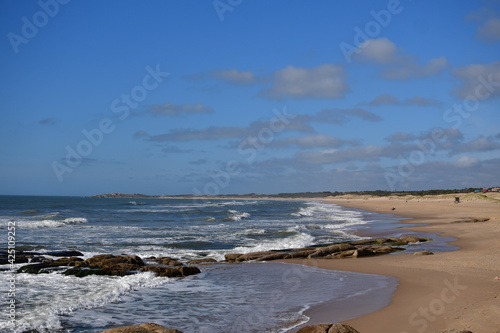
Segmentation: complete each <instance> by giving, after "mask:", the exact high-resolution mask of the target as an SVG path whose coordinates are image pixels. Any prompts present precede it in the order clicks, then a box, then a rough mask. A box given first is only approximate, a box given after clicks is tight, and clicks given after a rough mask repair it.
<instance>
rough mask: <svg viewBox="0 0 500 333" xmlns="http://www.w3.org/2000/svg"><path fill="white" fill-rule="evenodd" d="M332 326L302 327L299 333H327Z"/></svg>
mask: <svg viewBox="0 0 500 333" xmlns="http://www.w3.org/2000/svg"><path fill="white" fill-rule="evenodd" d="M331 326H332V324H316V325H309V326H306V327H302V328H301V329H300V330H298V331H297V333H327V332H328V330H329V329H330V327H331Z"/></svg>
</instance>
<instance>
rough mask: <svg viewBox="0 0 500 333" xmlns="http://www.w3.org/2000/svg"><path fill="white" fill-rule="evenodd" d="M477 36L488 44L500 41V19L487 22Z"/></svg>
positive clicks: (480, 28) (478, 30)
mask: <svg viewBox="0 0 500 333" xmlns="http://www.w3.org/2000/svg"><path fill="white" fill-rule="evenodd" d="M476 36H477V37H478V38H480V39H483V40H485V41H486V42H488V43H494V42H496V41H499V40H500V18H492V19H489V20H487V21H486V22H485V23H484V24H483V25H481V26H480V27H479V29H477V33H476Z"/></svg>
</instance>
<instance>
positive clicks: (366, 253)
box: [352, 247, 376, 258]
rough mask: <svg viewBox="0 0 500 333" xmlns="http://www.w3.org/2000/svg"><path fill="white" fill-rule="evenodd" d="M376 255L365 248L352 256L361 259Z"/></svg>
mask: <svg viewBox="0 0 500 333" xmlns="http://www.w3.org/2000/svg"><path fill="white" fill-rule="evenodd" d="M375 254H376V253H375V252H373V251H372V250H371V249H370V248H364V247H360V248H358V249H356V250H355V251H354V253H353V254H352V256H353V257H354V258H359V257H368V256H374V255H375Z"/></svg>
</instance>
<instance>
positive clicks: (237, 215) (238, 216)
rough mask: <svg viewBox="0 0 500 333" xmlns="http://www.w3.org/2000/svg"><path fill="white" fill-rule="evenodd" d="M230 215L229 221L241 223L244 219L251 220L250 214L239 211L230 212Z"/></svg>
mask: <svg viewBox="0 0 500 333" xmlns="http://www.w3.org/2000/svg"><path fill="white" fill-rule="evenodd" d="M229 213H230V215H229V216H228V217H227V219H228V220H230V221H241V220H243V219H246V218H249V217H250V213H246V212H243V213H241V212H238V211H237V210H232V209H231V210H229Z"/></svg>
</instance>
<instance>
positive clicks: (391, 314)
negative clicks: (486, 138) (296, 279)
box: [283, 193, 500, 333]
mask: <svg viewBox="0 0 500 333" xmlns="http://www.w3.org/2000/svg"><path fill="white" fill-rule="evenodd" d="M456 196H459V197H460V198H461V203H459V204H455V203H454V197H455V195H451V196H450V195H443V196H429V197H423V198H422V197H412V196H406V197H364V196H343V197H335V198H332V199H327V202H331V203H333V204H338V205H342V206H345V207H350V208H356V209H362V210H367V211H374V212H378V213H389V214H397V215H399V216H402V217H407V218H411V219H405V220H404V221H403V223H411V224H412V226H410V228H409V229H408V230H410V229H411V230H412V231H417V232H430V233H439V234H440V235H442V236H447V237H454V238H456V239H457V240H455V241H452V242H451V244H453V245H455V246H458V247H459V250H457V251H450V252H438V253H435V254H433V255H427V256H416V255H413V254H392V255H385V256H380V257H368V258H357V259H319V260H317V259H288V260H283V262H288V263H296V264H302V265H312V266H317V267H321V268H326V269H335V270H344V271H351V272H360V273H371V274H380V275H387V276H393V277H396V278H397V279H398V280H399V286H398V288H397V290H396V292H395V293H394V296H393V298H392V300H391V303H390V304H389V305H388V306H386V307H384V308H383V309H381V310H379V311H376V312H373V313H371V314H368V315H365V316H361V317H359V318H355V319H351V320H347V321H344V323H346V324H349V325H351V326H353V327H354V328H356V329H357V330H359V331H360V332H361V333H382V332H383V333H392V332H395V333H413V332H426V333H428V332H438V331H439V330H444V329H459V330H464V329H468V330H470V331H472V332H474V333H499V332H500V194H498V193H489V194H488V196H487V197H483V196H481V195H476V194H472V195H467V194H457V195H456ZM484 220H487V221H484ZM414 224H419V225H418V226H415V225H414ZM403 230H404V229H403ZM397 231H398V233H399V232H401V231H402V229H401V228H398V229H397ZM388 232H389V233H390V231H388ZM365 301H366V302H374V301H376V300H370V299H366V300H365ZM345 310H346V309H342V311H345ZM347 310H348V309H347ZM338 311H339V310H338V305H336V306H335V307H332V306H331V305H329V304H324V305H321V306H317V307H314V308H311V309H310V310H308V311H307V312H306V314H307V315H308V316H309V317H311V320H310V321H309V323H307V325H310V324H314V323H320V322H332V320H331V319H330V318H332V317H333V314H334V313H336V312H338ZM347 312H348V311H347Z"/></svg>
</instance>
